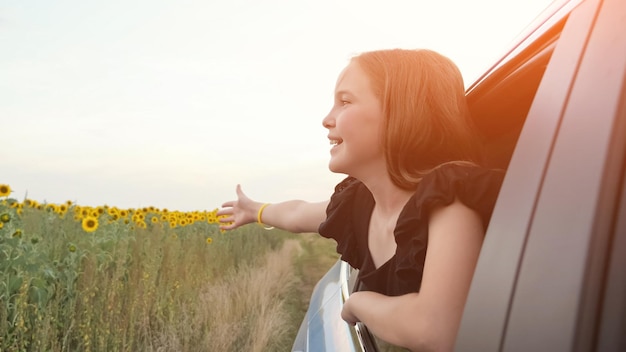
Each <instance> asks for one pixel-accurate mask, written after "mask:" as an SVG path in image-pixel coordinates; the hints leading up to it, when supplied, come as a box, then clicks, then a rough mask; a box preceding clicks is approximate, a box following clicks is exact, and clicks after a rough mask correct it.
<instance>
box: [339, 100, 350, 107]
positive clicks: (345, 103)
mask: <svg viewBox="0 0 626 352" xmlns="http://www.w3.org/2000/svg"><path fill="white" fill-rule="evenodd" d="M340 103H341V105H342V106H345V105H348V104H350V102H349V101H347V100H341V101H340Z"/></svg>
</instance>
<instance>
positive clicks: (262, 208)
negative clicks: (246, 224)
mask: <svg viewBox="0 0 626 352" xmlns="http://www.w3.org/2000/svg"><path fill="white" fill-rule="evenodd" d="M268 205H270V203H265V204H263V205H261V207H260V208H259V212H258V213H257V214H256V222H258V223H259V224H261V225H262V224H263V220H261V215H263V210H264V209H265V207H266V206H268Z"/></svg>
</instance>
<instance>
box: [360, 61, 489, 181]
mask: <svg viewBox="0 0 626 352" xmlns="http://www.w3.org/2000/svg"><path fill="white" fill-rule="evenodd" d="M352 61H353V62H356V63H357V64H358V65H359V67H360V68H361V69H362V70H363V71H364V72H365V74H366V75H367V76H368V78H369V80H370V84H371V87H372V89H373V90H374V93H375V94H376V96H377V97H378V98H379V99H380V102H381V105H382V110H383V115H384V128H383V130H382V134H383V135H382V136H381V137H382V138H381V141H382V148H383V151H384V153H385V157H386V162H387V170H388V172H389V175H390V177H391V180H392V181H393V183H394V184H395V185H397V186H398V187H400V188H403V189H409V190H411V189H415V188H416V186H417V184H418V183H419V181H420V180H421V178H422V177H423V176H424V175H425V174H426V173H428V172H429V171H430V170H432V169H433V168H435V167H437V166H438V165H441V164H443V163H448V162H472V163H477V162H480V142H479V139H478V135H477V134H476V132H475V130H474V128H473V124H472V121H471V118H470V114H469V110H468V107H467V102H466V98H465V87H464V84H463V78H462V75H461V72H460V71H459V69H458V67H457V66H456V65H455V64H454V63H453V62H452V61H451V60H450V59H448V58H447V57H445V56H443V55H441V54H438V53H436V52H434V51H431V50H425V49H421V50H404V49H392V50H379V51H370V52H365V53H362V54H360V55H358V56H355V57H353V58H352Z"/></svg>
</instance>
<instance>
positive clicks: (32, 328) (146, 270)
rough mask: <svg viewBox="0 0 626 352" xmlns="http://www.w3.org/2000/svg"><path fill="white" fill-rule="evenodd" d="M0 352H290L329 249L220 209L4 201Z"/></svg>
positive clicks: (317, 240) (330, 259)
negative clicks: (227, 217) (235, 224)
mask: <svg viewBox="0 0 626 352" xmlns="http://www.w3.org/2000/svg"><path fill="white" fill-rule="evenodd" d="M0 223H1V224H2V225H1V227H0V351H3V352H4V351H7V352H8V351H98V352H99V351H133V352H134V351H181V352H182V351H285V350H289V349H290V347H291V344H292V342H293V339H294V337H295V335H296V333H297V330H298V327H299V325H300V322H301V320H302V318H303V316H304V313H305V311H306V307H307V304H308V299H309V297H310V294H311V291H312V289H313V286H314V285H315V283H316V282H317V280H318V279H319V278H320V277H321V276H322V275H323V274H324V273H325V271H326V270H327V269H328V268H329V267H330V266H331V265H332V264H333V263H334V262H335V260H336V259H337V257H338V256H337V254H336V253H335V252H334V248H335V244H334V242H333V241H330V240H327V239H324V238H321V237H320V236H318V235H316V234H304V235H296V234H291V233H287V232H284V231H280V230H271V231H267V230H265V229H263V228H262V227H260V226H257V225H254V224H251V225H246V226H243V227H241V228H239V229H237V230H233V231H228V232H222V231H220V230H219V229H218V227H217V224H216V218H215V211H213V212H190V213H180V212H173V211H167V210H165V209H162V210H159V209H154V208H152V207H150V208H144V209H126V210H121V209H117V208H114V207H107V206H102V207H95V208H89V207H80V206H78V205H76V204H71V202H67V203H66V204H61V205H55V204H39V203H37V202H35V201H31V200H25V201H24V202H18V201H16V200H14V199H10V198H4V199H2V200H1V201H0Z"/></svg>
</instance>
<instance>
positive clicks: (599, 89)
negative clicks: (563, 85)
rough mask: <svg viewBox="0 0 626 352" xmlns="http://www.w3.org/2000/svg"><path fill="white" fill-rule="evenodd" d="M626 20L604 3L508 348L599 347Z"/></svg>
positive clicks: (522, 279)
mask: <svg viewBox="0 0 626 352" xmlns="http://www.w3.org/2000/svg"><path fill="white" fill-rule="evenodd" d="M583 6H589V7H591V6H592V3H585V4H584V5H583ZM581 10H582V9H581ZM585 10H587V9H585ZM592 10H593V9H591V8H590V9H589V11H587V13H585V15H587V16H589V15H590V14H592V13H595V11H592ZM625 15H626V13H624V6H623V3H618V2H617V0H605V1H604V4H603V8H602V9H601V11H600V12H599V13H598V14H597V16H594V18H595V26H594V27H593V30H592V31H590V32H591V36H590V37H589V41H588V43H587V44H586V46H585V51H584V54H583V57H582V60H581V64H580V68H579V69H578V71H577V73H576V76H575V77H576V79H575V82H574V85H573V87H572V91H571V94H570V96H569V98H568V99H567V106H566V108H565V110H564V116H563V119H562V122H561V125H560V127H559V133H558V137H557V139H556V140H555V144H554V149H553V152H552V155H551V158H550V164H549V166H548V169H547V173H546V177H545V181H544V182H543V186H542V190H541V195H540V198H539V201H538V203H537V206H536V210H535V215H534V217H533V220H532V225H531V228H530V232H529V236H528V243H527V245H526V248H525V250H524V257H523V263H522V265H521V269H520V273H519V279H518V283H517V288H516V290H515V294H514V301H513V305H512V310H511V315H510V319H509V321H508V328H507V331H506V337H505V344H504V347H505V348H504V350H505V351H528V350H533V351H538V350H549V351H575V350H580V351H587V350H589V349H590V347H591V343H592V340H593V338H594V337H593V334H594V328H595V324H594V322H595V320H596V312H597V310H598V305H599V296H600V288H601V287H602V279H603V278H602V273H603V270H604V268H605V265H606V263H605V262H603V261H604V259H605V258H606V257H607V249H608V243H609V239H610V226H611V223H612V221H613V218H614V216H615V214H614V209H616V202H617V194H618V190H619V185H620V184H619V181H620V180H619V178H618V177H616V175H619V174H620V171H621V169H622V163H623V158H624V155H623V153H624V145H623V140H624V137H623V136H624V133H623V132H624V131H622V133H619V132H618V133H617V135H615V130H614V127H615V126H616V122H617V119H618V117H619V114H617V111H618V109H620V107H621V100H622V98H623V85H624V77H625V75H626V72H625V71H624V70H625V67H626V35H625V34H624V32H616V31H614V29H615V28H618V27H619V24H618V23H619V21H623V20H624V18H625ZM566 29H567V28H566ZM612 137H613V138H617V139H619V140H620V141H619V142H617V141H616V140H615V139H614V140H613V141H612ZM612 142H613V143H612ZM611 144H613V145H614V146H615V144H618V145H617V146H616V148H615V149H614V150H609V147H610V146H611ZM613 155H614V156H617V158H615V157H614V156H613ZM610 160H611V161H612V162H611V163H609V162H608V161H610ZM615 161H617V162H615ZM537 322H542V324H537ZM528 336H533V338H532V339H528Z"/></svg>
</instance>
